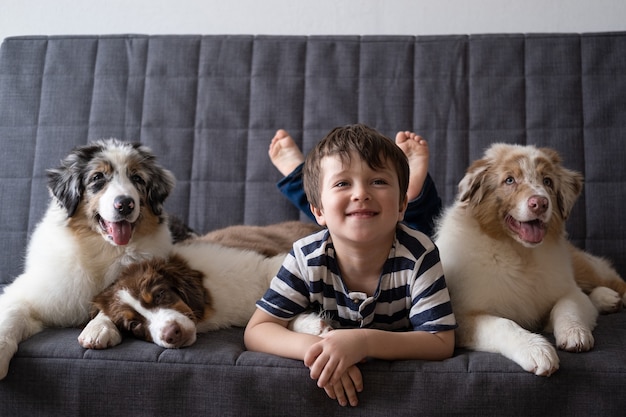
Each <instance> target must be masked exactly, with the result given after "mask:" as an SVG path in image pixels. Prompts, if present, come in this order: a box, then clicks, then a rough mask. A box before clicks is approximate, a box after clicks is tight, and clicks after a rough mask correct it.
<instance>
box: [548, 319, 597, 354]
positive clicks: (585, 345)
mask: <svg viewBox="0 0 626 417" xmlns="http://www.w3.org/2000/svg"><path fill="white" fill-rule="evenodd" d="M554 337H555V338H556V345H557V346H558V347H559V349H562V350H565V351H568V352H586V351H588V350H591V349H592V348H593V344H594V338H593V334H592V333H591V330H590V329H588V328H586V327H583V326H580V325H575V324H574V325H572V326H570V327H568V328H565V329H555V330H554Z"/></svg>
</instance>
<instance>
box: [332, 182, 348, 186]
mask: <svg viewBox="0 0 626 417" xmlns="http://www.w3.org/2000/svg"><path fill="white" fill-rule="evenodd" d="M348 185H349V184H348V181H339V182H337V183H335V187H346V186H348Z"/></svg>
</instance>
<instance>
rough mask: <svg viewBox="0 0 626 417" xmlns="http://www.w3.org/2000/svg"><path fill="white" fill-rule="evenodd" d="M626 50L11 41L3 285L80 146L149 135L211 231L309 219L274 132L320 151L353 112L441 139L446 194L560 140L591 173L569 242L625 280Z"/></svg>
mask: <svg viewBox="0 0 626 417" xmlns="http://www.w3.org/2000/svg"><path fill="white" fill-rule="evenodd" d="M625 57H626V34H624V33H600V34H583V35H577V34H546V35H482V36H423V37H409V36H366V37H358V36H311V37H302V36H136V35H131V36H79V37H77V36H62V37H20V38H9V39H6V40H5V41H4V42H3V44H2V48H1V51H0V150H1V156H0V158H1V160H0V201H1V203H2V204H1V206H2V207H1V210H2V215H1V216H0V251H1V253H2V255H1V256H2V259H1V260H0V269H1V270H0V274H1V276H0V282H9V281H10V280H12V279H13V278H14V277H15V276H16V275H17V274H18V273H19V271H20V270H21V267H22V259H23V256H24V253H25V245H26V243H27V238H28V235H29V234H30V233H31V232H32V230H33V228H34V226H35V225H36V223H37V222H38V221H39V220H40V218H41V216H42V214H43V213H44V210H45V207H46V205H47V202H48V194H47V191H46V180H45V170H46V169H47V168H50V167H54V166H57V165H58V164H59V161H60V159H61V158H62V157H63V156H65V155H66V154H67V153H68V152H69V151H70V150H71V149H72V148H73V147H74V146H76V145H80V144H84V143H86V142H88V141H90V140H93V139H99V138H108V137H118V138H120V139H124V140H129V141H141V142H143V143H145V144H147V145H149V146H150V147H151V148H152V149H153V151H154V152H155V154H156V155H157V157H158V159H159V161H160V162H161V163H162V164H163V165H164V166H166V167H167V168H169V169H170V170H172V171H173V172H174V174H175V175H176V177H177V180H178V183H177V186H176V189H175V191H174V193H173V195H171V197H170V198H169V200H168V201H167V204H166V208H167V209H168V210H169V211H170V212H171V213H173V214H175V215H177V216H179V217H181V218H182V219H183V220H185V221H186V222H188V223H189V225H190V226H191V227H193V228H194V229H196V230H197V231H200V232H205V231H209V230H212V229H215V228H219V227H222V226H227V225H230V224H238V223H246V224H268V223H273V222H277V221H281V220H286V219H297V218H299V217H300V214H299V213H298V212H297V210H296V209H295V208H293V207H291V206H290V204H289V203H288V202H287V201H286V200H285V199H284V198H283V197H282V196H280V194H279V193H278V191H277V190H276V188H275V182H276V181H277V180H278V179H279V176H280V175H279V173H278V172H277V171H276V170H275V169H274V168H273V167H272V166H271V164H270V162H269V159H268V157H267V148H268V145H269V141H270V139H271V138H272V136H273V134H274V132H275V131H276V129H278V128H285V129H287V130H288V131H289V132H290V133H291V134H292V135H293V136H294V137H295V138H296V140H297V141H298V144H299V145H300V146H302V147H303V149H304V150H305V151H307V150H308V149H310V148H311V147H312V146H313V144H314V143H316V142H317V141H318V140H319V139H320V138H321V137H322V136H324V134H325V133H326V132H328V131H329V130H330V129H331V128H333V127H335V126H338V125H345V124H351V123H356V122H363V123H367V124H369V125H371V126H373V127H375V128H377V129H379V130H380V131H382V132H383V133H385V134H386V135H388V136H390V137H393V136H394V135H395V132H396V131H397V130H414V131H416V132H418V133H419V134H421V135H423V136H424V137H425V138H427V139H428V140H429V143H430V147H431V155H432V157H431V165H430V168H431V169H430V171H431V173H432V176H433V178H434V179H435V182H436V184H437V187H438V189H439V192H440V194H441V196H442V198H443V200H444V202H445V204H449V203H451V202H452V200H453V198H454V196H455V193H456V187H457V183H458V181H459V180H460V179H461V177H462V176H463V174H464V171H465V169H466V167H467V166H468V164H469V163H470V162H471V161H472V160H474V159H476V158H478V157H480V156H481V155H482V152H483V150H484V148H485V147H487V146H488V145H489V144H491V143H492V142H511V143H520V144H536V145H541V146H549V147H553V148H555V149H557V150H558V151H559V152H561V154H562V156H563V159H564V161H565V165H566V166H568V167H569V168H572V169H576V170H578V171H581V172H582V173H583V174H584V175H585V177H586V187H585V191H584V193H583V195H582V196H581V198H580V200H579V201H578V203H577V205H576V207H575V209H574V212H573V213H572V216H571V218H570V221H569V223H568V229H569V232H570V236H571V238H572V239H573V240H574V242H575V243H576V244H577V245H579V246H581V247H583V248H586V249H588V250H590V251H591V252H593V253H596V254H600V255H604V256H607V257H609V258H612V260H613V261H614V262H615V263H616V264H617V266H618V269H619V270H620V272H621V273H622V274H623V275H626V261H624V260H622V255H623V253H624V248H625V242H626V222H624V221H623V219H621V213H622V211H623V207H624V205H625V204H626V193H625V192H624V190H626V187H625V183H626V174H625V171H626V168H625V167H624V166H625V164H624V160H625V159H626V146H624V134H625V133H626V95H625V94H624V92H625V91H626V58H625Z"/></svg>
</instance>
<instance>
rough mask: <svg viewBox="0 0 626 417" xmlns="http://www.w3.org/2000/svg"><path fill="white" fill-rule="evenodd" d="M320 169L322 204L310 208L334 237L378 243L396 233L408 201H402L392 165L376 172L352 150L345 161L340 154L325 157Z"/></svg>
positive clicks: (334, 238)
mask: <svg viewBox="0 0 626 417" xmlns="http://www.w3.org/2000/svg"><path fill="white" fill-rule="evenodd" d="M320 168H321V171H320V172H321V179H320V187H321V189H320V197H321V207H319V208H318V207H311V211H312V212H313V215H314V216H315V218H316V220H317V222H318V223H319V224H320V225H323V226H324V225H325V226H327V227H328V230H329V231H330V233H331V235H332V236H333V240H336V239H346V240H348V241H352V242H355V243H356V242H359V243H366V242H376V239H381V238H382V239H388V238H389V236H390V235H389V234H390V233H394V232H395V229H396V224H397V223H398V222H399V221H401V220H402V218H403V217H404V212H405V210H406V207H407V200H406V198H403V200H402V201H403V203H402V204H400V186H399V184H398V174H397V173H396V172H395V170H394V169H393V167H392V165H391V164H386V166H385V168H384V169H382V170H377V171H374V170H373V169H372V168H370V167H369V166H368V165H367V163H366V162H365V161H363V160H362V159H361V158H360V156H359V155H358V154H356V153H354V152H353V153H351V154H350V162H349V163H346V164H343V163H342V161H341V159H340V158H339V157H337V156H326V157H324V158H323V159H322V160H321V166H320Z"/></svg>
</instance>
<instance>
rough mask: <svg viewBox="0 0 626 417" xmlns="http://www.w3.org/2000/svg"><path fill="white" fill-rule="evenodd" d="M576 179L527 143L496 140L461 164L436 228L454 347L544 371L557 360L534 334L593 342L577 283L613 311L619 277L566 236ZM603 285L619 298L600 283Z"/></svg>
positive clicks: (571, 347) (588, 307)
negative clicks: (456, 186) (455, 190)
mask: <svg viewBox="0 0 626 417" xmlns="http://www.w3.org/2000/svg"><path fill="white" fill-rule="evenodd" d="M582 185H583V178H582V176H581V175H580V174H579V173H577V172H574V171H570V170H568V169H566V168H564V167H563V166H562V165H561V159H560V157H559V155H558V154H557V153H556V152H555V151H553V150H550V149H538V148H535V147H533V146H517V145H506V144H495V145H493V146H491V147H490V148H489V149H488V150H487V151H486V152H485V155H484V157H483V158H482V159H480V160H478V161H476V162H474V163H473V164H472V165H471V166H470V167H469V168H468V170H467V173H466V175H465V177H464V178H463V179H462V180H461V182H460V184H459V193H458V196H457V199H456V201H455V202H454V204H453V205H452V206H451V207H450V208H448V209H447V210H446V211H445V213H444V214H443V216H442V218H441V219H440V220H439V222H438V229H437V233H436V244H437V246H438V248H439V251H440V255H441V261H442V264H443V268H444V273H445V277H446V282H447V284H448V288H449V291H450V296H451V299H452V305H453V307H454V313H455V315H456V318H457V320H458V324H459V327H458V329H457V332H456V342H457V345H458V346H462V347H466V348H470V349H474V350H480V351H487V352H496V353H501V354H503V355H504V356H506V357H508V358H509V359H511V360H513V361H515V362H517V363H518V364H519V365H520V366H521V367H522V368H523V369H525V370H526V371H528V372H533V373H535V374H537V375H545V376H547V375H550V374H552V373H553V372H555V371H556V370H557V369H558V368H559V357H558V356H557V353H556V350H555V348H554V346H553V345H552V344H551V343H550V342H549V341H548V340H547V339H546V338H544V337H543V336H542V335H540V334H538V333H536V332H537V331H540V330H542V329H543V328H544V327H546V326H547V329H548V330H552V331H553V332H554V336H555V338H556V346H557V347H558V348H559V349H563V350H567V351H572V352H582V351H588V350H590V349H591V348H593V345H594V338H593V335H592V330H593V328H594V327H595V323H596V317H597V314H598V310H597V309H596V307H594V304H592V302H591V301H590V298H589V297H587V296H586V295H585V294H584V293H583V291H582V290H581V288H580V287H579V285H581V286H583V288H584V289H585V290H587V291H589V292H592V294H591V295H592V298H593V299H594V301H595V303H596V305H597V306H598V308H599V309H601V310H603V311H611V310H615V309H616V308H619V306H621V303H622V299H621V296H620V295H623V293H624V292H623V287H624V282H623V281H622V280H621V278H620V277H619V275H618V274H617V273H616V272H615V270H613V269H612V268H611V267H610V265H609V264H608V263H607V262H606V261H604V260H601V259H599V258H596V257H593V256H591V255H589V254H587V253H585V252H583V251H581V250H579V249H576V248H574V247H573V246H572V245H571V244H570V243H569V242H568V241H567V236H566V231H565V220H566V219H567V217H568V215H569V213H570V210H571V209H572V206H573V205H574V202H575V200H576V198H577V197H578V195H579V194H580V192H581V191H582ZM575 277H577V278H579V279H580V280H581V281H580V284H579V285H577V282H576V279H575ZM583 280H585V281H584V282H583ZM609 285H610V286H613V288H614V289H615V290H617V291H619V292H620V295H618V293H617V292H615V291H614V290H609V289H608V288H600V289H599V288H598V287H599V286H605V287H606V286H609Z"/></svg>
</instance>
